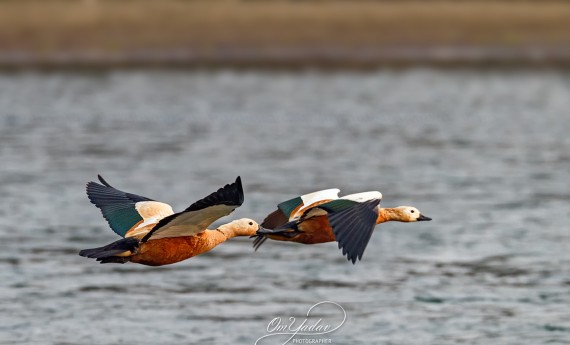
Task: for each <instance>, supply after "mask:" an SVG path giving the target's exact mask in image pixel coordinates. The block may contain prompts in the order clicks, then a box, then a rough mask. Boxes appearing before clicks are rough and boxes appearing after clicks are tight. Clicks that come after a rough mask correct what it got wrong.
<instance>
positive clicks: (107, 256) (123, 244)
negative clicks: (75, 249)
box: [79, 237, 139, 264]
mask: <svg viewBox="0 0 570 345" xmlns="http://www.w3.org/2000/svg"><path fill="white" fill-rule="evenodd" d="M138 246H139V240H138V239H136V238H132V237H128V238H123V239H121V240H118V241H116V242H113V243H111V244H108V245H106V246H103V247H98V248H91V249H83V250H82V251H80V252H79V255H80V256H84V257H87V258H92V259H97V261H100V262H101V263H102V264H104V263H110V262H114V263H125V262H128V261H129V260H130V258H129V257H127V256H117V255H118V254H121V253H124V252H126V251H130V252H131V253H135V252H136V250H137V248H138Z"/></svg>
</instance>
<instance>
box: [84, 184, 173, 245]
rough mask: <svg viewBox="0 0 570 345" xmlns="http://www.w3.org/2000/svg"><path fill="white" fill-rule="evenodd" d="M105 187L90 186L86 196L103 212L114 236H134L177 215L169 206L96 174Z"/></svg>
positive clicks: (99, 185)
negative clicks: (113, 185) (123, 189)
mask: <svg viewBox="0 0 570 345" xmlns="http://www.w3.org/2000/svg"><path fill="white" fill-rule="evenodd" d="M97 177H98V178H99V181H100V182H101V183H102V184H99V183H96V182H89V183H87V197H88V198H89V200H90V201H91V203H93V204H94V205H95V206H97V208H99V209H100V210H101V213H102V214H103V217H104V218H105V219H106V220H107V223H109V226H110V227H111V229H113V231H114V232H115V233H117V234H118V235H119V236H122V237H132V236H136V235H139V234H141V232H144V231H148V230H150V227H149V225H152V224H156V223H158V222H159V221H160V220H161V219H162V218H164V217H166V216H169V215H171V214H172V213H174V211H172V207H170V205H168V204H165V203H162V202H158V201H154V200H152V199H149V198H147V197H144V196H140V195H136V194H132V193H127V192H123V191H121V190H118V189H116V188H114V187H112V186H111V185H110V184H109V183H107V181H105V180H104V179H103V177H101V175H97Z"/></svg>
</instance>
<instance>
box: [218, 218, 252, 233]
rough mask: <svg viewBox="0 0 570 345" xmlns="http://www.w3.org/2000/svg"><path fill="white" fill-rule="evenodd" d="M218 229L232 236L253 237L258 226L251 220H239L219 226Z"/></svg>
mask: <svg viewBox="0 0 570 345" xmlns="http://www.w3.org/2000/svg"><path fill="white" fill-rule="evenodd" d="M218 229H219V230H222V231H224V232H229V233H231V234H232V235H233V236H253V235H255V233H256V232H257V230H258V229H259V224H257V222H256V221H255V220H253V219H249V218H241V219H237V220H234V221H233V222H230V223H228V224H224V225H221V226H220V227H218ZM233 236H232V237H233Z"/></svg>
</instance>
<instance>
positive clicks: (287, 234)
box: [250, 223, 298, 251]
mask: <svg viewBox="0 0 570 345" xmlns="http://www.w3.org/2000/svg"><path fill="white" fill-rule="evenodd" d="M287 225H290V223H287V224H285V225H284V226H283V227H279V228H277V229H266V228H263V227H260V228H259V229H258V230H257V232H256V233H255V235H253V236H250V238H255V240H254V241H253V248H254V249H255V251H257V250H258V249H259V247H261V245H262V244H263V243H264V242H265V241H267V238H268V236H269V235H275V236H280V237H283V238H291V237H294V236H296V235H297V234H298V232H297V231H296V230H295V229H294V228H291V227H289V226H287Z"/></svg>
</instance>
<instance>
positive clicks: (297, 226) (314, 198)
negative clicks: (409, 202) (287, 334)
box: [252, 189, 431, 264]
mask: <svg viewBox="0 0 570 345" xmlns="http://www.w3.org/2000/svg"><path fill="white" fill-rule="evenodd" d="M339 192H340V190H339V189H326V190H322V191H318V192H314V193H310V194H306V195H303V196H300V197H297V198H293V199H291V200H287V201H284V202H282V203H280V204H279V205H278V206H277V210H275V211H274V212H272V213H271V214H269V215H268V216H267V217H266V218H265V219H264V220H263V222H262V223H261V227H260V228H259V230H258V231H257V233H256V234H255V236H252V237H255V240H254V242H253V245H254V248H255V250H257V249H258V248H259V247H260V246H261V245H262V244H263V242H265V241H266V240H267V239H268V238H270V239H272V240H277V241H289V242H297V243H304V244H315V243H325V242H332V241H337V242H338V247H339V249H342V254H343V255H346V257H347V259H348V260H349V261H352V263H353V264H354V263H356V259H358V260H361V259H362V254H363V253H364V249H366V246H367V244H368V241H369V240H370V237H371V236H372V232H373V231H374V227H375V226H376V225H377V224H380V223H385V222H390V221H398V222H420V221H428V220H431V218H429V217H426V216H424V215H423V214H421V212H420V211H419V210H418V209H417V208H415V207H411V206H400V207H395V208H381V207H380V201H381V200H382V194H381V193H380V192H376V191H373V192H364V193H357V194H350V195H346V196H343V197H341V198H339V197H338V193H339Z"/></svg>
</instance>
